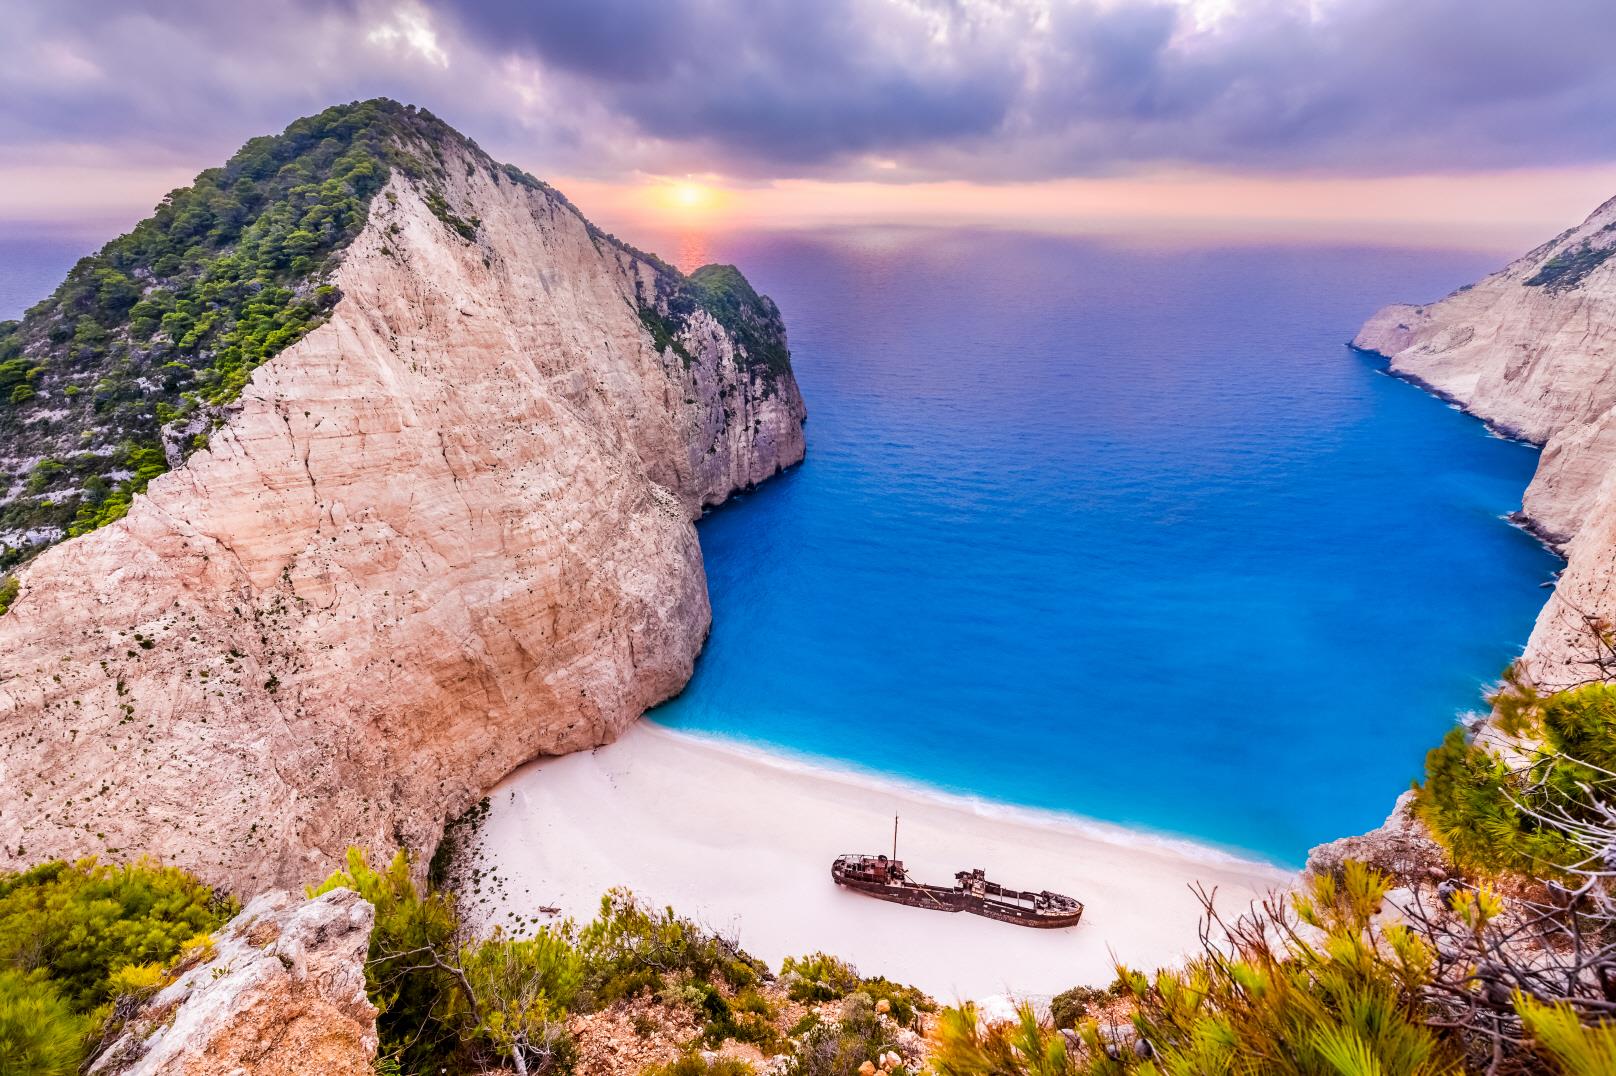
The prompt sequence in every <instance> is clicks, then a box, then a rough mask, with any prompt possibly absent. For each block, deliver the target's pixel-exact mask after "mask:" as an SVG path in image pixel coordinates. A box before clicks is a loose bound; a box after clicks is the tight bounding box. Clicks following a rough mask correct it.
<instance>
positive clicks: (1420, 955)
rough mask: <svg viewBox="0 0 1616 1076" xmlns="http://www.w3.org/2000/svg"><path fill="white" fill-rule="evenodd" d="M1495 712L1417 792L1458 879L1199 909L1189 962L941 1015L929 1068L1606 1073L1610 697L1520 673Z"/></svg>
mask: <svg viewBox="0 0 1616 1076" xmlns="http://www.w3.org/2000/svg"><path fill="white" fill-rule="evenodd" d="M1604 643H1605V645H1604V650H1605V651H1608V652H1610V653H1612V654H1613V655H1616V648H1612V647H1610V646H1609V645H1608V644H1609V641H1608V640H1607V641H1604ZM1612 667H1613V668H1616V664H1613V666H1612ZM1493 702H1494V705H1495V707H1496V715H1497V717H1496V721H1495V724H1494V725H1493V726H1490V727H1489V729H1488V731H1487V732H1486V733H1485V734H1484V735H1481V736H1478V737H1474V738H1473V737H1471V736H1469V735H1466V734H1465V733H1464V732H1463V731H1462V730H1456V731H1455V732H1454V733H1453V734H1451V735H1450V736H1449V737H1448V738H1447V740H1446V741H1445V742H1444V743H1443V744H1442V745H1441V746H1440V747H1438V748H1437V749H1436V750H1434V751H1432V752H1431V755H1430V757H1429V759H1428V761H1427V778H1426V781H1425V782H1424V784H1423V786H1421V787H1420V788H1419V790H1418V793H1417V795H1416V799H1415V810H1416V813H1417V814H1418V816H1419V818H1420V819H1422V820H1423V821H1424V822H1425V823H1426V825H1427V827H1428V828H1429V830H1430V831H1431V833H1432V835H1433V836H1435V837H1436V838H1437V840H1438V841H1439V842H1440V843H1441V844H1442V845H1443V846H1444V847H1445V848H1446V849H1447V851H1448V852H1449V853H1450V855H1451V857H1452V860H1453V862H1454V863H1455V864H1456V865H1457V867H1458V868H1460V869H1461V871H1462V872H1463V873H1464V875H1466V876H1468V879H1469V880H1466V877H1451V878H1448V879H1447V880H1445V881H1444V882H1443V883H1442V884H1441V885H1440V886H1438V887H1436V888H1434V889H1433V888H1431V886H1430V884H1429V880H1428V879H1425V878H1423V877H1410V878H1406V879H1400V880H1396V881H1394V880H1393V879H1391V878H1389V877H1388V876H1386V875H1383V874H1380V873H1377V872H1375V871H1372V870H1369V869H1368V868H1366V867H1364V866H1362V865H1360V864H1357V863H1347V864H1345V865H1344V866H1343V868H1342V869H1341V871H1340V873H1339V874H1337V875H1334V876H1323V877H1317V878H1315V879H1313V881H1312V885H1311V889H1310V890H1308V891H1306V892H1302V893H1298V894H1294V895H1292V897H1291V898H1290V899H1289V900H1278V899H1275V900H1272V901H1270V902H1268V903H1267V904H1265V905H1264V906H1263V907H1261V908H1260V909H1254V910H1253V911H1252V912H1251V913H1250V914H1247V915H1245V916H1242V917H1240V918H1239V919H1236V920H1234V921H1232V922H1230V921H1225V920H1224V919H1222V918H1220V917H1219V916H1218V914H1217V913H1216V911H1215V910H1214V909H1213V907H1212V902H1211V900H1210V898H1207V899H1206V907H1207V914H1208V921H1207V929H1206V931H1205V932H1204V937H1205V939H1206V944H1205V952H1204V953H1203V955H1202V956H1200V957H1199V958H1198V959H1195V960H1193V961H1191V962H1190V963H1189V964H1188V965H1187V966H1186V967H1185V968H1183V969H1182V970H1178V971H1164V972H1158V973H1156V974H1155V975H1154V976H1146V975H1141V974H1138V973H1135V972H1130V971H1127V970H1126V969H1119V971H1120V974H1119V978H1118V981H1117V984H1116V985H1115V986H1113V987H1112V989H1111V990H1110V991H1107V992H1100V991H1095V990H1089V989H1079V990H1075V991H1070V992H1068V993H1067V994H1063V995H1061V996H1059V997H1057V998H1056V999H1055V1001H1054V1003H1053V1004H1052V1005H1051V1016H1052V1017H1053V1022H1051V1021H1046V1020H1040V1019H1039V1018H1038V1017H1037V1016H1036V1015H1035V1014H1034V1012H1033V1010H1032V1009H1031V1008H1026V1009H1023V1011H1022V1013H1021V1018H1020V1020H1019V1021H1017V1022H1014V1023H1011V1024H1003V1025H996V1026H986V1025H984V1024H982V1023H981V1022H980V1021H979V1020H978V1019H977V1015H976V1013H975V1012H974V1011H973V1010H971V1009H970V1008H969V1007H966V1008H959V1009H950V1010H947V1011H945V1012H944V1013H943V1014H942V1016H941V1017H940V1019H939V1020H938V1023H937V1026H936V1028H935V1030H934V1033H933V1047H934V1053H933V1058H932V1064H933V1066H934V1068H935V1071H936V1072H937V1073H938V1076H1019V1074H1026V1076H1075V1074H1079V1073H1082V1074H1111V1073H1140V1074H1145V1073H1151V1074H1158V1073H1173V1074H1185V1076H1190V1074H1194V1076H1214V1074H1221V1073H1231V1074H1233V1073H1242V1074H1243V1073H1252V1074H1258V1073H1262V1074H1267V1073H1279V1074H1296V1076H1359V1074H1371V1073H1372V1074H1377V1076H1428V1074H1430V1076H1435V1074H1449V1073H1459V1072H1466V1071H1475V1072H1488V1073H1505V1072H1508V1073H1519V1072H1557V1073H1565V1074H1568V1076H1594V1074H1609V1073H1616V893H1613V891H1612V885H1611V878H1612V872H1613V871H1616V686H1612V685H1611V684H1610V683H1606V682H1596V683H1591V684H1589V685H1587V686H1584V687H1580V688H1577V689H1575V690H1571V691H1566V692H1561V693H1558V694H1554V695H1548V696H1542V695H1539V694H1538V693H1537V692H1535V691H1533V690H1532V688H1531V686H1530V685H1529V684H1527V683H1526V682H1525V680H1524V678H1523V677H1521V676H1520V674H1519V673H1518V672H1512V674H1511V675H1510V676H1509V677H1507V678H1506V682H1505V686H1504V688H1503V689H1502V690H1501V691H1500V692H1499V693H1498V694H1497V695H1496V696H1495V697H1494V699H1493ZM1394 885H1397V886H1401V887H1403V888H1401V889H1399V891H1398V892H1397V894H1396V900H1395V903H1393V902H1392V901H1391V899H1390V894H1391V890H1392V887H1393V886H1394ZM1096 1013H1104V1014H1109V1015H1107V1016H1106V1017H1105V1018H1103V1019H1097V1018H1096V1015H1095V1014H1096ZM1119 1014H1120V1015H1119ZM1074 1025H1075V1027H1074ZM1056 1027H1073V1030H1071V1031H1070V1032H1067V1033H1062V1032H1060V1031H1057V1030H1056Z"/></svg>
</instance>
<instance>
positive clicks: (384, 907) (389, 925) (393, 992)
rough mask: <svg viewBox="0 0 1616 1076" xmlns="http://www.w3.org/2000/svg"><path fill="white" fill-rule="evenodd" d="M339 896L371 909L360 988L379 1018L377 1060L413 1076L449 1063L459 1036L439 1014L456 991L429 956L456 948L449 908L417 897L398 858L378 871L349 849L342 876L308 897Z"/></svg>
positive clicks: (432, 897) (436, 897)
mask: <svg viewBox="0 0 1616 1076" xmlns="http://www.w3.org/2000/svg"><path fill="white" fill-rule="evenodd" d="M337 888H346V889H352V890H353V891H354V892H356V893H358V894H359V895H360V896H361V897H364V898H365V899H366V900H368V901H370V903H371V904H372V905H374V906H375V909H376V922H375V926H374V927H372V929H371V934H370V959H369V960H368V961H367V962H366V964H365V981H366V984H367V986H368V988H369V993H370V1000H371V1001H372V1003H374V1004H375V1005H376V1007H377V1008H378V1009H379V1010H381V1011H380V1013H379V1014H378V1015H377V1017H376V1032H377V1034H378V1036H379V1037H380V1039H381V1052H382V1053H383V1054H385V1055H387V1056H392V1057H396V1058H397V1059H398V1060H399V1061H400V1063H401V1064H402V1065H404V1066H405V1067H406V1068H407V1069H408V1070H409V1071H412V1072H413V1071H423V1070H428V1069H431V1068H436V1067H441V1065H442V1063H443V1062H445V1061H449V1060H453V1059H454V1058H455V1057H456V1056H457V1054H458V1051H459V1049H460V1035H459V1031H458V1029H457V1028H456V1027H454V1026H452V1025H450V1024H448V1023H446V1022H445V1020H444V1016H445V1011H444V1006H445V1004H446V999H448V998H450V997H452V995H453V992H454V990H455V989H456V984H455V983H454V982H453V981H452V975H451V973H450V972H449V971H448V970H447V969H445V968H440V967H438V966H436V965H435V964H434V963H433V962H432V961H431V960H430V959H429V956H430V954H432V953H436V952H445V953H446V952H448V951H450V950H451V949H452V948H453V946H454V939H455V932H456V929H457V928H458V925H459V923H458V919H457V917H456V915H455V910H454V905H453V904H452V903H451V901H450V900H449V899H448V898H447V897H446V896H445V895H444V894H442V893H438V892H428V893H426V894H425V895H422V894H420V893H418V892H417V891H416V888H415V883H414V882H413V881H412V880H411V879H410V864H409V858H408V857H407V856H406V855H405V854H404V852H402V851H400V852H398V854H396V855H395V856H394V857H393V860H392V862H391V863H389V864H388V865H387V867H386V869H385V870H381V871H378V870H375V869H374V868H372V867H371V866H370V864H369V863H368V862H366V859H365V856H364V854H363V853H362V852H359V851H358V850H356V849H349V850H348V860H347V869H345V870H342V871H338V872H336V873H334V874H332V875H331V877H329V878H327V879H326V880H325V881H324V882H322V883H321V884H320V885H318V886H316V887H313V888H311V889H310V890H309V896H311V897H314V896H319V895H320V894H321V893H326V892H329V891H330V890H333V889H337Z"/></svg>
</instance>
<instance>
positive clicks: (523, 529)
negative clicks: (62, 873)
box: [0, 142, 804, 895]
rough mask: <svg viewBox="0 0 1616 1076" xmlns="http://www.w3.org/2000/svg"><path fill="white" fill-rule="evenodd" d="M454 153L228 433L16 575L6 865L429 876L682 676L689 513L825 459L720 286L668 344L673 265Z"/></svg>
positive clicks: (245, 401)
mask: <svg viewBox="0 0 1616 1076" xmlns="http://www.w3.org/2000/svg"><path fill="white" fill-rule="evenodd" d="M441 154H442V162H443V172H442V174H441V176H439V177H438V178H437V179H436V180H435V181H434V182H436V183H437V184H438V185H439V187H440V188H441V195H440V194H439V191H438V190H433V191H431V192H427V191H425V190H424V189H423V188H422V187H421V186H420V185H419V184H418V183H417V181H415V180H412V179H410V178H409V177H408V176H407V175H405V174H404V173H403V172H402V171H395V172H394V174H393V176H392V178H391V179H390V180H389V183H388V185H387V187H386V189H385V190H384V191H383V192H382V194H379V195H378V196H377V197H376V198H375V199H374V200H373V202H372V204H371V210H370V217H369V220H368V223H367V224H366V226H365V228H364V229H363V231H362V232H361V233H360V234H359V235H358V236H357V237H356V238H355V239H354V241H353V242H352V244H351V245H350V246H349V247H348V248H347V249H346V251H345V252H344V254H343V255H342V261H341V264H340V265H339V267H338V268H337V270H336V274H335V284H336V286H337V287H338V288H339V289H340V292H341V295H342V298H341V299H340V301H339V302H338V303H337V305H336V307H335V309H334V311H333V314H332V317H331V319H330V321H329V322H327V323H326V324H324V325H322V326H320V327H318V328H316V329H315V330H313V331H312V332H310V333H309V334H308V335H307V336H306V337H304V338H303V339H301V340H300V341H299V342H297V343H296V344H294V345H292V346H291V347H289V348H287V349H286V350H284V351H282V352H281V353H280V354H278V355H276V356H275V357H274V358H272V359H271V360H270V361H268V362H267V363H265V364H264V365H263V366H261V367H259V368H258V370H257V371H256V372H255V373H254V375H253V377H252V380H251V383H250V384H249V385H248V386H247V388H246V390H245V391H244V392H243V394H242V396H241V397H240V400H239V402H238V405H237V406H236V407H235V408H233V409H232V413H231V414H229V416H228V417H227V419H226V422H225V425H224V426H223V427H222V428H220V429H218V430H216V431H215V432H214V433H213V434H212V436H211V440H210V442H209V446H208V448H206V449H203V450H200V451H198V452H196V453H194V454H193V455H191V456H190V457H189V458H188V459H187V460H186V462H185V464H184V465H183V466H182V467H180V468H178V469H176V470H173V471H170V472H169V473H167V474H164V475H162V476H161V477H159V478H157V479H156V480H154V481H153V482H152V483H151V486H150V488H149V489H148V491H147V493H146V495H144V496H141V497H139V498H137V499H136V501H135V503H134V505H133V507H132V508H131V510H130V511H129V513H128V515H127V516H126V517H125V518H123V519H121V520H119V521H117V522H116V523H113V524H110V525H108V526H105V527H102V528H101V529H99V530H96V531H93V532H92V533H90V534H87V535H85V536H83V537H80V538H76V539H73V540H70V541H66V542H64V543H62V544H60V545H57V546H55V547H54V548H51V549H49V550H48V551H46V552H45V553H43V554H41V555H40V556H39V557H38V558H37V559H35V560H34V561H32V562H31V563H30V564H29V565H28V566H27V567H26V568H25V569H24V570H23V571H22V572H21V573H20V578H21V585H22V587H21V597H20V598H19V599H18V600H17V602H16V603H15V604H14V605H13V606H12V608H11V610H10V612H8V613H6V614H5V615H4V616H0V785H3V786H4V787H5V788H6V789H7V790H8V794H7V795H6V796H5V797H4V802H3V803H0V867H16V866H21V865H23V864H24V863H32V862H36V861H38V860H41V859H45V858H50V857H65V858H75V857H78V856H82V855H87V854H96V855H99V856H101V857H102V858H103V859H113V860H116V859H123V858H132V857H133V856H135V855H136V854H138V853H148V854H150V855H153V856H155V857H157V858H159V859H161V860H163V861H165V862H168V863H172V864H175V865H178V866H181V867H185V868H187V869H189V870H192V871H194V872H195V873H197V874H198V875H200V876H201V877H203V878H204V879H206V880H207V881H209V882H211V883H214V884H218V885H223V886H225V887H227V888H229V889H232V890H234V891H236V892H239V893H243V894H248V895H250V894H253V893H258V892H261V891H263V890H265V889H266V888H271V887H288V886H298V885H301V884H304V883H307V882H310V881H313V880H316V879H318V878H320V877H323V876H324V875H325V874H326V873H327V872H328V871H329V870H330V869H332V867H333V866H334V865H335V864H337V863H338V862H340V860H341V857H342V855H343V853H344V851H345V850H346V848H347V847H348V846H350V845H359V846H362V847H365V848H367V849H369V850H371V851H372V852H374V853H376V854H378V855H383V856H385V855H388V854H390V853H391V850H392V849H394V848H397V847H399V846H404V847H406V848H408V849H410V850H411V852H412V853H414V856H415V860H416V863H417V865H418V866H419V867H420V869H422V870H423V871H424V869H425V864H426V863H427V861H428V859H429V858H430V856H431V853H432V851H433V849H434V848H435V846H436V843H437V841H438V839H439V836H440V834H441V832H442V829H443V825H444V822H445V821H446V820H447V819H450V818H453V817H455V816H457V815H459V814H460V813H461V812H463V811H465V810H466V809H467V808H468V807H470V806H471V805H473V804H474V803H476V802H477V800H478V799H480V798H481V797H482V796H483V795H484V793H485V792H486V791H487V790H488V789H489V788H491V787H492V786H493V785H494V784H495V783H496V782H498V781H499V780H500V778H502V777H503V776H504V775H505V774H507V773H509V772H510V771H511V770H512V769H514V768H515V767H516V766H518V765H520V764H521V763H523V762H525V761H527V760H529V759H532V758H534V757H535V756H538V755H541V754H556V753H561V752H567V751H574V750H578V749H580V748H585V747H590V746H594V745H598V744H601V743H604V742H607V741H610V740H611V739H613V738H614V737H615V736H617V735H618V733H620V732H621V731H622V730H623V729H624V728H625V727H626V726H627V725H628V724H630V723H631V722H633V721H634V720H635V719H636V718H638V717H639V716H640V714H641V713H643V712H644V711H645V710H646V709H647V708H648V707H650V706H652V705H654V704H656V703H658V702H660V701H662V700H664V699H666V698H668V697H669V696H671V695H673V694H675V693H676V692H678V691H679V690H680V689H681V688H683V686H684V684H685V682H686V680H687V679H688V677H689V676H690V673H691V669H692V664H693V662H694V660H695V656H696V654H697V652H698V650H699V649H700V647H701V645H702V642H703V641H704V639H705V637H706V634H707V630H708V625H709V621H710V610H709V606H708V601H707V593H706V581H705V577H704V574H703V570H702V563H701V550H700V547H699V545H698V544H697V540H696V533H695V529H694V526H693V520H694V519H695V518H696V517H697V516H698V515H699V514H700V513H701V511H702V510H703V508H704V507H705V506H707V505H712V504H716V503H718V502H720V501H722V500H723V499H724V498H726V497H727V496H729V495H730V494H731V493H732V492H734V491H736V490H739V489H744V488H746V487H748V486H751V485H752V484H754V483H757V482H760V481H762V480H764V479H766V478H767V477H769V476H770V475H772V474H774V473H775V472H777V471H779V470H780V469H781V468H783V467H786V466H789V465H791V464H793V463H795V462H797V461H798V460H800V459H801V458H802V455H803V434H802V422H803V418H804V409H803V405H802V400H801V397H800V395H799V393H798V391H797V387H796V384H795V382H794V381H793V379H792V377H791V374H790V372H789V370H786V371H784V372H777V373H776V372H769V371H765V370H761V369H760V368H759V367H758V365H757V364H756V363H754V362H750V361H746V360H745V359H744V358H743V356H742V355H741V354H740V353H738V352H737V344H736V340H735V339H734V338H733V337H732V336H731V335H730V334H729V333H728V332H727V331H726V330H725V329H724V328H723V327H722V326H721V325H719V323H718V322H717V321H715V320H714V318H713V317H711V316H709V315H708V314H707V313H706V312H704V311H703V310H701V309H698V310H696V311H695V312H694V313H693V314H691V315H690V316H689V317H688V319H687V320H686V321H685V322H684V323H683V328H682V329H681V330H680V335H679V337H678V340H679V343H680V349H682V351H683V354H680V353H679V352H677V351H676V350H675V349H674V348H673V347H671V346H669V347H667V348H664V349H662V350H658V348H657V347H656V345H655V343H654V341H653V338H652V335H651V333H650V331H649V330H648V328H647V323H646V322H645V321H644V320H642V315H641V311H642V310H644V309H646V308H647V307H655V305H656V304H657V303H659V302H665V301H666V294H667V288H668V286H669V285H668V281H669V280H670V279H672V278H671V276H670V274H671V272H672V271H671V270H669V269H667V268H666V267H665V266H661V265H660V263H656V262H653V261H651V260H649V259H648V258H646V257H644V256H640V255H638V254H636V253H635V252H633V251H631V250H629V249H628V248H625V247H624V246H622V245H621V244H618V243H616V242H615V241H612V240H610V239H609V238H608V237H606V236H604V234H603V233H600V232H598V231H597V230H594V229H592V228H591V226H589V225H588V224H587V222H586V221H584V219H583V218H582V217H581V216H579V215H578V213H577V211H576V210H574V209H573V208H572V207H571V205H570V204H569V203H567V202H566V201H565V199H563V198H561V197H560V196H559V195H558V194H556V193H555V192H553V191H551V190H549V189H548V188H543V187H542V186H538V185H535V184H532V183H523V182H518V181H517V180H516V179H513V178H511V177H510V176H509V175H507V174H505V173H504V172H501V171H497V170H494V169H492V168H490V167H488V165H487V163H486V159H484V158H478V157H475V156H473V155H471V153H470V151H468V150H467V149H466V147H465V145H462V144H460V143H454V142H450V143H446V144H445V145H443V146H442V147H441ZM428 193H431V194H433V196H434V197H438V196H441V197H444V198H446V199H447V201H448V203H449V204H450V205H451V206H453V207H454V211H455V212H456V213H457V214H458V215H459V216H460V217H461V218H463V219H466V220H471V219H475V220H477V221H479V222H480V223H479V225H478V227H477V228H476V230H475V235H474V237H473V238H472V239H469V240H468V239H466V238H464V237H463V236H462V235H461V234H459V233H457V232H456V231H455V230H454V229H452V228H451V227H449V226H447V225H446V224H445V223H444V221H442V220H440V219H439V218H438V217H437V216H435V215H434V213H433V211H432V210H431V209H430V208H429V206H428V200H427V194H428ZM760 304H761V306H762V309H763V313H762V314H760V315H759V318H760V319H761V321H762V322H763V323H769V324H772V326H773V329H772V330H770V331H773V332H775V333H776V334H777V336H778V337H779V338H780V339H782V340H783V329H779V324H778V316H777V313H776V312H775V311H774V307H773V305H772V304H770V303H768V302H767V300H760ZM757 323H759V322H758V321H757V320H754V323H753V324H757Z"/></svg>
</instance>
